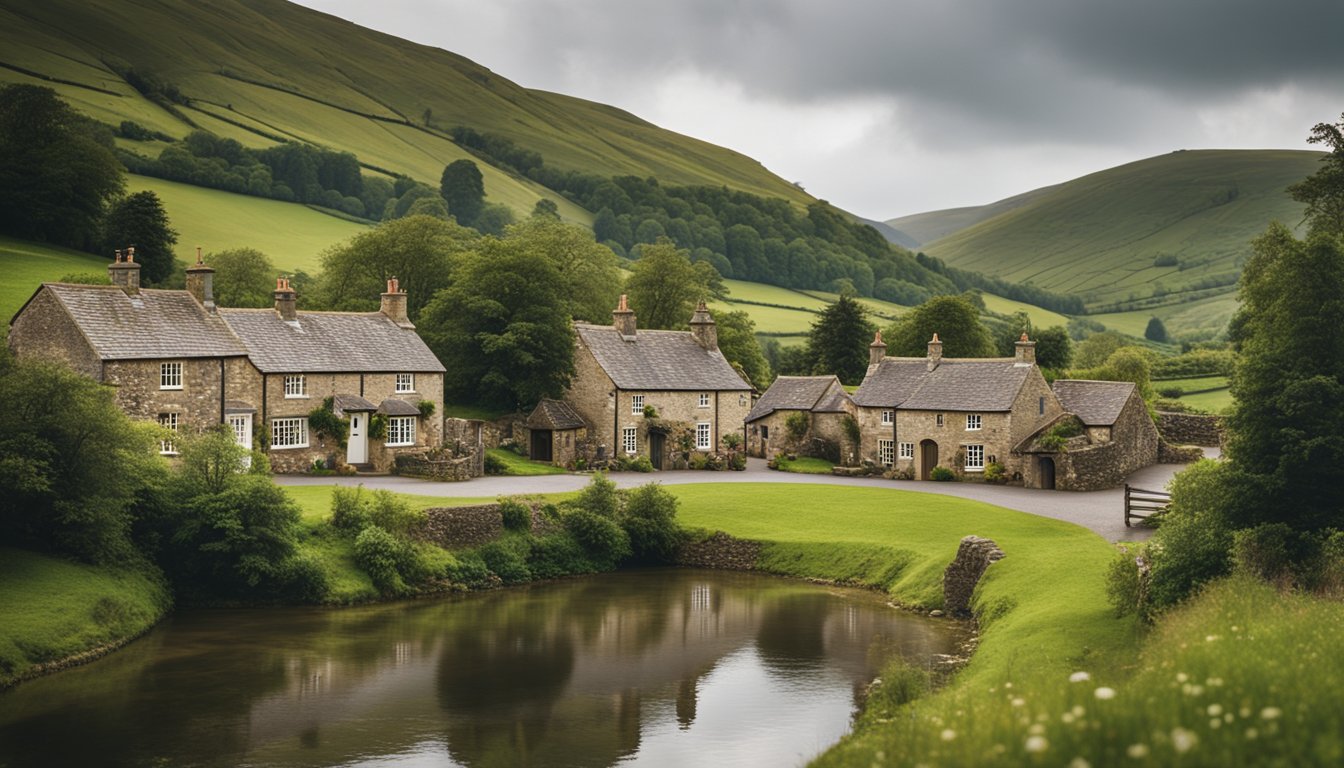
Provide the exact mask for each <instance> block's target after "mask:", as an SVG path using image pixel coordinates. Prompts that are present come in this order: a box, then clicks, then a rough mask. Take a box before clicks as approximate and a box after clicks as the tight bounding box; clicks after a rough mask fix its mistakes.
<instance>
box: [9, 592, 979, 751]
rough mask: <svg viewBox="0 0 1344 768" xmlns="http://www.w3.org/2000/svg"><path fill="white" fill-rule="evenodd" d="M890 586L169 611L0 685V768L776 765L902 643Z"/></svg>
mask: <svg viewBox="0 0 1344 768" xmlns="http://www.w3.org/2000/svg"><path fill="white" fill-rule="evenodd" d="M961 639H962V636H961V634H960V630H959V629H958V628H957V627H956V626H954V625H952V624H950V623H947V622H936V621H931V620H927V619H923V618H921V617H917V616H912V615H909V614H905V613H901V612H899V611H896V610H894V609H892V608H890V607H889V606H887V605H886V604H885V602H884V600H883V599H882V597H881V596H880V595H877V594H873V593H868V592H862V591H856V590H843V589H834V588H827V587H822V586H817V585H813V584H806V583H802V582H796V581H787V580H783V579H775V578H770V577H764V576H756V575H750V574H737V573H727V572H720V571H695V570H682V569H678V570H651V571H636V572H627V573H620V574H614V575H606V576H597V577H591V578H583V579H575V580H568V581H562V582H557V583H551V584H543V585H537V586H532V587H526V588H517V589H509V590H499V591H495V592H488V593H478V594H471V595H463V596H460V597H454V598H447V599H441V600H433V601H420V602H411V603H399V604H394V605H380V606H372V607H367V608H352V609H342V610H319V609H299V610H295V609H269V610H232V611H230V610H212V611H193V612H184V613H181V614H178V615H176V616H174V617H173V618H171V619H170V620H168V621H167V622H165V623H164V624H163V625H162V626H161V627H159V628H158V629H156V630H155V631H154V632H152V633H151V634H150V635H148V636H146V637H145V638H143V639H141V640H139V641H137V642H135V643H133V644H131V645H130V646H128V647H127V648H125V649H123V650H121V651H119V652H117V653H115V654H113V655H112V656H109V657H108V658H106V659H103V660H101V661H98V662H95V663H93V664H90V665H88V666H85V667H81V668H78V669H74V670H70V671H67V672H62V673H59V674H56V675H53V676H51V677H47V678H43V679H39V680H34V681H31V682H28V683H25V684H23V685H21V686H19V687H18V688H16V689H14V690H11V691H9V692H7V693H0V766H6V767H7V768H20V766H23V767H25V768H26V767H27V766H66V765H68V766H131V765H135V766H139V765H163V766H191V765H200V766H417V767H418V766H473V767H475V766H482V767H484V766H610V765H619V766H627V765H630V766H635V765H638V766H702V765H714V766H785V765H796V764H799V763H802V762H805V761H806V760H807V759H808V758H810V757H813V756H815V755H816V754H818V753H819V752H821V751H822V750H824V749H825V748H826V747H828V746H829V745H831V744H833V743H834V742H835V741H837V740H838V739H839V738H840V737H841V736H842V735H843V734H844V733H845V732H846V730H848V728H849V724H850V718H851V717H852V715H853V714H854V712H855V708H856V705H857V702H858V697H859V694H860V692H861V691H862V689H863V688H864V686H865V685H866V684H867V683H868V681H869V680H871V679H872V678H873V677H874V676H875V675H876V674H877V672H878V670H879V669H880V668H881V666H882V664H883V662H884V661H885V660H886V659H888V658H890V657H891V655H892V654H900V655H903V656H905V657H906V658H907V659H909V660H910V661H911V662H912V663H916V664H926V663H928V661H929V659H930V658H931V657H932V656H933V655H934V654H941V653H954V652H955V648H956V645H957V643H958V642H959V641H960V640H961Z"/></svg>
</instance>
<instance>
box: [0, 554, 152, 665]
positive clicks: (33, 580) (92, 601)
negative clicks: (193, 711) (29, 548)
mask: <svg viewBox="0 0 1344 768" xmlns="http://www.w3.org/2000/svg"><path fill="white" fill-rule="evenodd" d="M171 602H172V600H171V597H170V595H169V593H168V589H167V587H166V586H165V585H164V584H162V583H161V582H160V581H158V580H156V579H154V578H153V577H151V576H148V575H146V574H144V573H142V572H139V571H134V570H130V569H118V568H108V567H98V566H92V565H85V564H82V563H73V562H70V561H67V560H62V559H59V558H56V557H52V556H49V555H42V554H37V553H34V552H25V551H22V550H17V549H8V548H0V617H2V619H0V688H4V687H6V686H8V685H11V684H13V683H14V682H16V681H17V680H21V679H23V678H24V677H26V676H28V675H29V674H31V673H33V672H35V671H37V670H38V669H39V668H41V667H42V666H44V665H53V664H55V665H59V664H60V663H61V662H62V661H64V660H67V659H70V658H71V657H75V656H78V655H80V654H86V653H90V652H93V651H97V650H98V649H100V648H104V647H107V646H115V645H119V644H121V643H124V642H126V641H127V640H129V639H131V638H134V637H137V636H139V635H140V634H141V633H143V632H145V631H146V630H148V629H149V628H150V627H152V626H154V624H155V622H157V621H158V620H159V619H160V618H161V617H162V616H163V614H164V613H166V612H167V610H168V608H169V607H170V605H171Z"/></svg>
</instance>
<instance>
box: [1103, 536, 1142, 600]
mask: <svg viewBox="0 0 1344 768" xmlns="http://www.w3.org/2000/svg"><path fill="white" fill-rule="evenodd" d="M1140 552H1144V550H1143V549H1142V548H1140ZM1106 600H1107V602H1109V603H1110V604H1111V607H1112V608H1114V609H1115V615H1116V616H1117V617H1119V616H1127V615H1129V614H1131V613H1138V614H1139V615H1140V616H1143V615H1144V614H1145V612H1146V609H1147V606H1146V605H1145V600H1144V589H1143V584H1142V575H1141V574H1140V573H1139V564H1138V562H1137V561H1136V560H1135V553H1134V552H1130V551H1124V552H1121V553H1120V554H1118V555H1116V556H1115V559H1114V560H1112V561H1111V564H1110V566H1108V567H1107V569H1106Z"/></svg>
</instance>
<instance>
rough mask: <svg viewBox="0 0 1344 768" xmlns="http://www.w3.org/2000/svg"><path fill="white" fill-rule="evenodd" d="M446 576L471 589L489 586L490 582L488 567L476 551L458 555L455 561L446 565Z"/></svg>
mask: <svg viewBox="0 0 1344 768" xmlns="http://www.w3.org/2000/svg"><path fill="white" fill-rule="evenodd" d="M447 577H448V579H449V580H450V581H452V582H454V583H456V584H464V585H466V586H467V587H470V588H472V589H479V588H481V587H485V586H489V585H490V583H491V582H490V569H489V568H488V567H486V564H485V560H483V559H481V556H480V555H479V554H478V553H476V552H465V553H463V554H460V555H458V556H457V560H456V562H454V563H452V564H451V565H449V566H448V573H447Z"/></svg>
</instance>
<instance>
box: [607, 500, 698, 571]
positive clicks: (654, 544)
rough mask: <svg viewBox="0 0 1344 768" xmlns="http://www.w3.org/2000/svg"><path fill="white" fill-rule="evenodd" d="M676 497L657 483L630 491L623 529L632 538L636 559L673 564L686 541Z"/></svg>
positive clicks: (632, 551)
mask: <svg viewBox="0 0 1344 768" xmlns="http://www.w3.org/2000/svg"><path fill="white" fill-rule="evenodd" d="M676 517H677V497H676V496H673V495H672V494H671V493H669V492H668V491H667V490H665V489H664V488H663V487H662V486H660V485H659V484H657V483H649V484H648V485H642V486H640V487H638V488H636V489H635V490H633V491H631V492H630V495H629V496H628V497H627V498H626V502H625V509H624V510H622V513H621V518H620V520H621V527H622V528H624V529H625V532H626V534H627V535H628V536H629V537H630V550H631V553H632V556H633V558H634V559H635V560H638V561H640V562H645V563H670V562H672V560H673V559H674V558H675V557H676V554H677V551H678V550H680V549H681V544H682V542H683V541H684V540H685V534H684V532H683V531H682V530H681V527H680V526H678V525H677V520H676Z"/></svg>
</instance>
